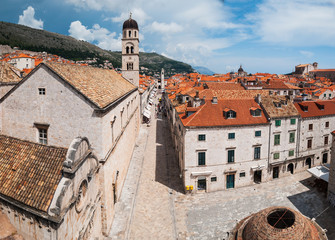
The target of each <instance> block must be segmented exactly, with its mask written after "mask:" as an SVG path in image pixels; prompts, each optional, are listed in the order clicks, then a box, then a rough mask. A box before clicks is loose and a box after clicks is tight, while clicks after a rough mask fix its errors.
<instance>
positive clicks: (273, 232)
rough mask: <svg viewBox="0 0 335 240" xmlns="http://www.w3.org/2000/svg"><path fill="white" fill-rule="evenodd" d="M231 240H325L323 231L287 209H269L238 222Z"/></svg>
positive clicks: (299, 214) (297, 213) (313, 223)
mask: <svg viewBox="0 0 335 240" xmlns="http://www.w3.org/2000/svg"><path fill="white" fill-rule="evenodd" d="M230 239H231V240H233V239H235V240H288V239H290V240H305V239H306V240H307V239H308V240H326V239H328V238H327V236H326V234H325V233H324V231H323V229H322V228H321V227H320V226H319V225H318V224H317V223H316V222H314V221H312V220H310V219H309V218H307V217H305V216H304V215H302V214H301V213H299V212H297V211H295V210H293V209H290V208H287V207H270V208H266V209H264V210H262V211H260V212H258V213H255V214H252V215H251V216H249V217H247V218H245V219H243V220H242V221H240V222H239V223H238V224H237V226H236V227H235V228H234V230H233V234H232V235H231V237H230Z"/></svg>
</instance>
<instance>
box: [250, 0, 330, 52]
mask: <svg viewBox="0 0 335 240" xmlns="http://www.w3.org/2000/svg"><path fill="white" fill-rule="evenodd" d="M249 19H250V20H251V21H252V22H254V23H255V27H254V31H255V33H256V34H257V35H258V36H259V37H260V38H261V40H262V41H264V42H269V43H276V44H285V45H289V46H320V45H327V46H335V41H334V39H335V24H334V22H335V1H334V0H318V1H314V0H304V1H302V0H282V1H277V0H266V1H264V2H263V3H262V4H259V5H258V7H257V11H256V12H255V13H253V14H250V15H249Z"/></svg>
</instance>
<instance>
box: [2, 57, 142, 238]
mask: <svg viewBox="0 0 335 240" xmlns="http://www.w3.org/2000/svg"><path fill="white" fill-rule="evenodd" d="M139 105H140V97H139V93H138V89H137V87H136V86H134V85H133V84H131V83H130V82H128V81H127V80H126V79H124V78H123V77H121V76H120V75H119V74H118V73H116V72H115V71H114V70H108V69H101V68H93V67H88V66H79V65H70V64H62V63H41V64H40V65H39V66H38V67H36V68H35V69H34V70H33V71H32V72H31V73H30V74H29V75H27V76H26V77H25V78H24V79H23V80H22V81H20V83H19V84H17V85H16V86H15V87H14V88H12V89H11V90H10V91H9V92H8V93H7V94H6V95H5V96H4V97H3V98H1V99H0V116H1V117H0V131H1V134H2V135H3V136H5V137H7V138H17V139H19V140H20V141H28V142H31V143H32V142H35V143H39V145H38V146H39V147H40V148H41V147H42V146H43V145H46V146H47V147H49V146H57V147H58V148H65V150H63V154H65V153H66V154H67V155H69V154H70V153H69V152H70V150H71V149H73V148H74V147H73V146H72V145H73V144H72V142H73V139H74V138H76V137H82V138H83V137H85V138H84V139H88V140H87V142H88V141H89V144H86V145H89V146H90V147H89V150H85V151H89V152H92V154H93V155H94V159H95V160H88V163H87V164H89V166H87V167H85V164H84V163H82V162H80V164H79V165H80V166H77V165H76V164H75V163H72V165H71V162H70V161H68V157H66V158H65V157H62V158H61V159H59V162H60V163H63V168H57V169H56V168H54V169H52V170H50V171H55V172H54V173H53V174H54V175H57V174H58V175H57V176H58V177H60V176H61V177H62V178H61V179H65V178H69V177H71V176H70V175H69V174H74V173H75V171H81V170H80V169H82V171H88V172H90V173H87V174H86V173H85V174H86V175H85V176H86V177H85V179H86V182H87V183H86V182H85V183H83V184H84V185H85V186H84V185H83V188H86V187H88V188H89V189H88V190H87V191H89V193H88V195H91V194H93V195H94V196H92V198H91V199H89V200H87V201H88V202H89V203H88V205H87V207H88V206H90V208H92V207H91V206H92V205H95V206H97V208H98V209H97V210H96V211H95V210H94V209H91V210H90V211H89V212H90V214H91V215H90V216H88V215H87V216H86V215H85V217H83V218H82V220H83V221H84V220H85V224H86V221H91V219H95V215H94V216H93V215H92V214H93V212H94V211H95V212H96V214H97V215H96V216H98V218H97V219H95V220H94V222H95V223H96V224H98V227H97V229H99V233H102V234H105V235H107V234H108V233H109V230H110V228H111V225H112V221H113V216H114V204H115V203H116V202H117V201H118V198H119V196H120V194H121V189H122V186H123V182H124V179H125V176H126V173H127V170H128V166H129V162H130V159H131V155H132V151H133V148H134V146H135V140H136V137H137V134H138V130H139V121H140V112H139ZM19 140H18V141H19ZM41 144H42V145H41ZM46 151H47V150H46ZM71 154H72V155H75V156H76V157H77V154H75V153H74V152H71ZM78 154H79V155H80V154H83V152H82V151H79V153H78ZM67 155H66V156H67ZM72 155H71V156H72ZM32 159H35V160H36V161H35V162H38V158H37V157H33V158H32ZM90 159H91V158H90ZM0 160H1V161H0V163H1V164H3V159H0ZM16 160H17V159H16V158H13V159H12V161H13V162H15V161H16ZM90 162H92V163H90ZM95 163H97V164H98V165H97V166H96V167H95V165H94V164H95ZM35 164H36V163H35ZM77 164H78V163H77ZM92 164H93V165H92ZM72 167H73V168H78V167H79V169H76V170H74V169H72V170H71V169H69V168H72ZM89 168H93V169H96V171H97V177H96V179H99V181H98V182H94V184H93V185H92V189H93V190H90V189H91V188H90V186H91V185H90V181H91V180H90V178H91V177H90V176H89V175H90V174H93V172H92V171H91V170H90V169H89ZM59 172H61V174H59ZM42 176H43V175H42ZM82 176H83V175H82V174H79V178H82V179H76V177H74V178H73V177H71V179H72V180H73V181H75V182H76V183H73V184H74V185H73V186H74V187H73V190H74V195H73V196H72V195H69V194H67V193H64V194H65V195H64V196H63V197H62V199H63V200H65V199H66V201H65V202H62V201H63V200H62V199H59V200H57V194H58V190H57V189H59V188H60V189H59V191H63V190H61V189H64V188H67V187H68V184H69V183H70V182H68V181H67V180H66V181H65V180H64V181H65V183H64V184H63V183H62V182H60V183H59V184H61V185H53V188H54V189H55V190H56V191H55V192H54V193H53V194H52V193H50V195H49V196H48V200H49V201H50V202H48V204H45V205H44V207H43V209H39V210H41V211H42V210H43V211H44V213H43V214H44V215H46V216H47V217H48V216H49V215H50V216H53V217H55V216H56V217H57V216H58V218H57V221H58V220H59V221H61V219H63V220H64V221H65V220H66V221H65V223H66V224H65V225H60V226H58V228H57V226H56V227H55V226H54V225H52V229H51V228H50V229H49V227H48V228H45V225H40V226H41V229H43V231H45V232H43V234H44V233H45V234H47V236H50V239H77V238H79V236H83V235H82V234H83V231H84V230H85V229H79V227H80V225H81V222H79V220H80V219H79V218H77V217H75V216H77V215H75V211H76V210H75V208H73V209H72V208H71V209H72V210H71V209H68V208H69V206H65V205H66V204H67V203H66V202H73V203H74V200H75V199H78V191H79V190H78V189H76V188H77V187H79V185H78V184H80V182H81V181H82V180H83V177H82ZM49 181H50V178H46V179H45V180H38V179H37V180H36V182H35V184H36V185H38V184H42V183H43V182H49ZM61 181H62V180H61ZM77 181H79V183H78V182H77ZM8 184H10V182H8ZM62 184H63V185H62ZM86 185H87V186H86ZM25 191H26V189H25V188H21V192H20V194H21V195H22V194H24V193H25ZM83 191H84V190H83ZM96 191H99V192H96ZM70 192H71V191H70ZM19 196H20V195H19ZM19 196H18V197H19ZM39 198H41V199H44V198H45V197H44V196H39ZM60 198H61V197H60ZM52 199H55V201H56V202H52V201H51V200H52ZM2 204H6V208H8V209H12V210H8V211H10V212H11V213H13V212H14V210H13V209H16V208H15V207H16V206H15V207H14V205H13V203H12V202H10V201H5V202H2ZM29 204H30V202H29V203H28V202H23V205H21V207H22V208H24V209H25V210H27V211H28V212H30V213H34V212H32V211H31V209H30V208H29V206H30V205H29ZM62 204H65V205H62ZM51 209H54V210H53V211H51ZM64 209H66V211H68V212H69V215H68V217H67V215H66V214H65V213H64V211H65V210H64ZM6 212H7V210H6V211H5V213H6ZM100 212H101V213H100ZM8 214H9V213H8ZM27 214H28V213H27ZM18 216H19V217H20V219H21V218H22V217H23V218H25V217H24V216H23V215H20V214H18ZM67 218H69V219H68V220H67ZM10 219H11V220H12V219H13V218H12V217H10ZM74 219H77V220H78V222H76V220H74ZM13 221H14V220H13ZM80 221H81V220H80ZM77 223H78V224H77ZM79 223H80V224H79ZM48 224H49V223H48ZM50 224H51V223H50ZM85 224H84V225H83V226H82V227H83V228H84V227H86V226H87V227H88V228H86V229H90V227H89V225H85ZM90 224H91V223H90ZM99 224H100V226H101V227H100V226H99ZM13 225H14V226H15V227H16V228H18V229H20V228H21V227H22V226H21V220H20V221H16V222H14V223H13ZM73 226H75V227H76V228H74V230H73V233H71V234H70V233H68V234H66V235H60V232H62V231H64V232H67V231H70V232H71V231H72V230H69V229H70V228H71V229H72V228H73ZM38 228H40V227H39V225H38ZM63 228H64V229H63ZM48 229H49V230H48ZM53 229H58V230H53ZM62 229H63V230H62ZM23 231H24V230H23ZM41 231H42V230H41ZM49 231H51V233H50V234H51V235H50V234H49ZM30 232H31V231H30ZM85 232H87V231H85ZM89 232H91V230H89ZM39 234H40V233H39ZM41 234H42V233H41ZM78 234H79V235H78ZM84 235H85V234H84ZM38 236H40V235H38ZM100 237H101V236H100ZM48 238H49V237H48ZM27 239H41V238H39V237H35V235H30V236H29V237H27ZM42 239H43V238H42ZM88 239H89V238H88Z"/></svg>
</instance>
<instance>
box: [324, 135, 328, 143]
mask: <svg viewBox="0 0 335 240" xmlns="http://www.w3.org/2000/svg"><path fill="white" fill-rule="evenodd" d="M324 144H325V145H328V136H325V139H324Z"/></svg>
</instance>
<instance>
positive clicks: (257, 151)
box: [254, 147, 261, 159]
mask: <svg viewBox="0 0 335 240" xmlns="http://www.w3.org/2000/svg"><path fill="white" fill-rule="evenodd" d="M260 158H261V147H255V149H254V159H260Z"/></svg>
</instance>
